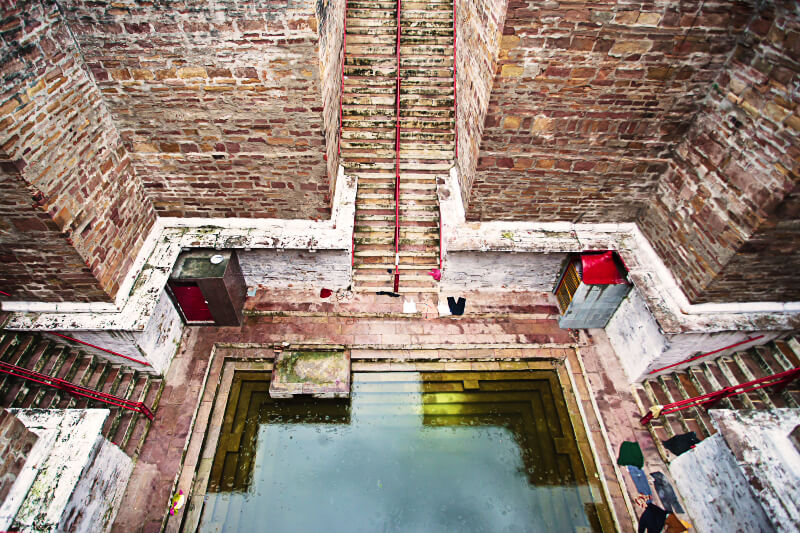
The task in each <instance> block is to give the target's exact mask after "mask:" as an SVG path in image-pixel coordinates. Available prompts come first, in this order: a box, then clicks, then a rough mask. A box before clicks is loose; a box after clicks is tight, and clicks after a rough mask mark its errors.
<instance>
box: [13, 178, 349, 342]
mask: <svg viewBox="0 0 800 533" xmlns="http://www.w3.org/2000/svg"><path fill="white" fill-rule="evenodd" d="M355 196H356V178H354V177H351V176H346V175H345V174H344V170H343V169H342V168H341V167H340V170H339V179H337V186H336V198H335V202H334V209H333V214H332V218H331V219H330V220H325V221H313V220H281V219H195V218H190V219H179V218H178V219H174V218H159V219H158V220H157V221H156V224H155V225H154V227H153V229H152V230H151V232H150V235H149V236H148V238H147V242H146V244H145V245H144V246H143V247H142V251H141V252H140V254H139V257H138V258H137V260H136V261H135V262H134V267H132V268H131V269H130V271H129V273H128V276H127V278H126V281H125V283H124V284H123V288H125V287H129V290H128V291H124V290H120V294H124V295H125V296H124V297H122V298H123V299H122V300H120V299H118V301H117V303H116V306H115V308H114V309H106V308H103V309H101V310H98V309H97V307H96V306H95V305H94V304H77V303H70V302H67V303H44V304H42V303H38V302H2V309H3V310H4V311H11V312H12V315H11V316H10V318H9V320H8V322H7V323H6V324H5V328H6V329H11V330H59V331H70V330H73V331H74V330H124V331H141V330H143V329H144V328H145V327H146V326H147V324H148V322H149V320H150V318H151V316H152V315H153V312H154V310H155V308H156V305H157V303H158V299H159V296H160V294H161V291H162V290H163V288H164V285H165V284H166V282H167V278H168V277H169V274H170V272H171V271H172V266H173V265H174V263H175V260H176V259H177V257H178V254H180V252H181V251H182V250H183V249H186V248H216V249H224V248H242V249H250V248H273V249H278V250H282V249H287V250H288V249H300V250H346V251H347V252H348V254H349V253H350V251H351V248H352V235H353V224H354V222H355V219H354V214H355ZM104 305H105V304H104Z"/></svg>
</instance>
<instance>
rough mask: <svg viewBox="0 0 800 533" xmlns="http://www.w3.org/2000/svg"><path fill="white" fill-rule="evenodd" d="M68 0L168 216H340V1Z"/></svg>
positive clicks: (73, 22) (130, 144)
mask: <svg viewBox="0 0 800 533" xmlns="http://www.w3.org/2000/svg"><path fill="white" fill-rule="evenodd" d="M317 4H319V5H320V7H319V10H317V8H316V5H317ZM62 5H63V7H64V10H65V13H66V17H67V20H68V23H69V25H70V28H71V29H72V31H73V33H74V34H75V36H76V39H77V40H78V42H79V43H80V46H81V51H82V53H83V56H84V58H85V60H86V63H87V65H88V66H89V68H90V69H91V71H92V73H93V74H94V77H95V79H96V81H97V84H98V86H99V87H100V89H101V91H102V94H103V98H104V100H105V102H106V103H107V105H108V107H109V109H110V111H111V114H112V116H113V117H114V120H115V122H116V124H117V126H118V128H119V130H120V133H121V135H122V137H123V139H124V141H125V145H126V147H127V148H128V149H129V151H130V152H131V154H132V159H133V161H134V166H135V167H136V169H137V171H138V174H139V175H140V176H141V178H142V180H143V182H144V185H145V187H146V188H147V193H148V195H149V196H150V197H151V198H152V199H153V202H154V205H155V208H156V210H157V211H158V213H159V214H161V215H165V216H205V217H279V218H325V217H328V216H330V201H331V195H330V191H331V188H332V185H333V183H332V180H333V179H334V178H335V175H336V174H335V171H334V169H335V165H336V163H337V161H336V158H334V157H329V158H328V163H330V169H329V168H328V164H327V163H326V161H325V155H326V147H325V145H326V142H325V140H326V131H325V123H326V122H327V123H328V126H329V131H328V138H329V141H330V140H332V138H333V137H335V134H332V133H331V131H330V127H332V126H333V123H332V122H331V120H330V114H331V112H330V107H331V105H332V104H333V102H334V100H335V103H336V114H337V115H338V97H337V98H332V97H331V96H332V92H334V91H335V87H334V86H333V85H332V84H331V79H332V78H333V71H334V70H335V68H336V64H337V63H336V60H334V59H333V56H335V55H336V53H338V48H337V38H338V37H337V38H332V36H334V35H338V34H340V33H341V31H340V30H338V29H337V25H339V24H341V22H340V15H339V14H338V12H337V8H338V6H339V2H338V1H337V2H330V1H329V2H316V1H314V0H270V1H267V2H260V1H255V0H222V1H218V2H207V1H206V0H188V1H186V2H180V3H176V2H157V3H153V2H145V1H140V0H123V1H121V2H114V3H107V2H95V1H93V0H65V1H64V2H62ZM317 12H318V13H319V20H318V16H317ZM318 29H319V30H320V31H321V33H322V35H323V36H324V37H323V39H318V36H317V31H318ZM320 43H322V44H323V45H324V46H323V48H325V47H330V50H327V49H326V50H318V46H319V45H320ZM321 57H323V58H328V59H327V60H326V62H327V64H326V65H325V68H323V69H322V70H321V69H320V58H321ZM323 80H325V81H326V83H323ZM323 86H324V87H323ZM323 95H324V96H325V100H324V104H325V105H324V106H323ZM324 107H327V108H328V109H327V110H324V109H323V108H324ZM323 111H326V113H325V117H326V118H327V120H324V119H323ZM334 144H335V143H334ZM329 145H330V143H329ZM329 172H330V177H329Z"/></svg>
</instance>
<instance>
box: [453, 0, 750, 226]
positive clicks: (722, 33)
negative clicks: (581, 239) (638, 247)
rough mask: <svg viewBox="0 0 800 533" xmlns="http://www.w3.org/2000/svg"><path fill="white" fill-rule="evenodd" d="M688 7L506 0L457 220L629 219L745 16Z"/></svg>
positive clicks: (731, 5)
mask: <svg viewBox="0 0 800 533" xmlns="http://www.w3.org/2000/svg"><path fill="white" fill-rule="evenodd" d="M700 5H701V2H700V1H698V0H694V1H686V2H644V1H640V2H628V3H625V4H622V3H618V2H608V3H599V4H598V3H589V2H571V3H565V2H547V3H544V2H527V1H526V2H523V1H521V0H510V1H509V3H508V10H507V14H506V17H505V22H504V26H503V41H502V42H503V46H502V48H503V51H502V56H501V57H500V58H499V61H498V64H497V68H496V72H495V80H494V85H493V87H492V94H491V98H490V102H489V109H488V112H487V114H486V118H485V121H484V125H483V138H482V140H481V147H480V158H479V160H478V165H477V171H476V174H475V176H474V181H473V185H472V188H471V190H470V193H469V200H468V206H467V218H468V219H470V220H488V219H505V220H542V221H545V220H548V221H549V220H582V221H585V222H592V221H602V222H611V221H630V220H634V219H635V217H636V215H637V213H638V211H639V209H640V207H641V206H642V205H643V204H644V203H645V202H647V201H648V200H649V199H650V194H651V192H652V189H653V186H654V184H655V182H656V180H657V179H658V177H659V176H660V175H661V174H662V173H663V172H664V170H665V169H666V168H667V159H666V158H667V157H668V156H669V152H670V149H671V148H672V147H673V146H674V144H675V143H676V142H677V141H678V140H680V138H681V137H682V136H683V135H684V134H685V131H686V129H687V128H688V124H689V123H690V122H691V120H692V117H693V115H694V113H695V111H696V110H697V108H698V103H699V102H700V101H702V99H703V97H704V96H705V94H706V93H707V91H708V90H709V87H710V85H711V82H712V81H713V80H714V79H715V78H716V76H717V75H718V74H719V72H720V70H721V68H722V66H723V65H724V63H725V61H726V59H727V58H728V56H729V54H730V52H731V51H732V50H733V48H734V44H735V39H736V37H737V35H738V34H739V33H741V31H742V29H743V28H744V26H745V25H746V23H747V21H748V20H749V19H750V17H751V10H752V7H750V6H748V5H747V4H744V3H738V2H733V1H706V2H705V3H704V4H703V6H702V11H698V10H699V8H700ZM690 30H691V31H690ZM461 155H462V154H461V153H459V156H461ZM464 181H465V182H466V183H469V182H470V181H471V177H470V176H465V180H464Z"/></svg>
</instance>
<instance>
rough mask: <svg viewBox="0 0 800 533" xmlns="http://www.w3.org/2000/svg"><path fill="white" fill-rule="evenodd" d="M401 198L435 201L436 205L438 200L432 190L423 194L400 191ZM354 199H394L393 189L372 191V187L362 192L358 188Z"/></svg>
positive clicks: (414, 200)
mask: <svg viewBox="0 0 800 533" xmlns="http://www.w3.org/2000/svg"><path fill="white" fill-rule="evenodd" d="M401 198H402V200H403V201H405V202H434V203H437V205H438V202H437V200H438V198H437V196H436V194H435V193H433V192H429V193H427V194H425V193H419V192H414V193H411V192H406V193H403V192H402V191H401ZM356 200H364V201H365V202H367V201H376V200H380V201H386V200H390V201H394V189H392V190H391V192H374V191H373V189H367V190H366V191H363V192H362V191H361V190H359V191H357V192H356Z"/></svg>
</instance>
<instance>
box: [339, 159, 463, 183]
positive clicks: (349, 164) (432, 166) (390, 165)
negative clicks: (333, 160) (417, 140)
mask: <svg viewBox="0 0 800 533" xmlns="http://www.w3.org/2000/svg"><path fill="white" fill-rule="evenodd" d="M343 165H344V167H345V169H371V170H375V169H383V170H394V168H395V163H394V161H387V162H372V163H369V162H357V161H344V162H343ZM452 166H453V164H452V162H444V163H425V164H421V163H406V162H404V161H401V162H400V171H401V172H402V171H403V170H423V169H424V170H430V171H441V170H450V168H452ZM401 180H402V176H401Z"/></svg>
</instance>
